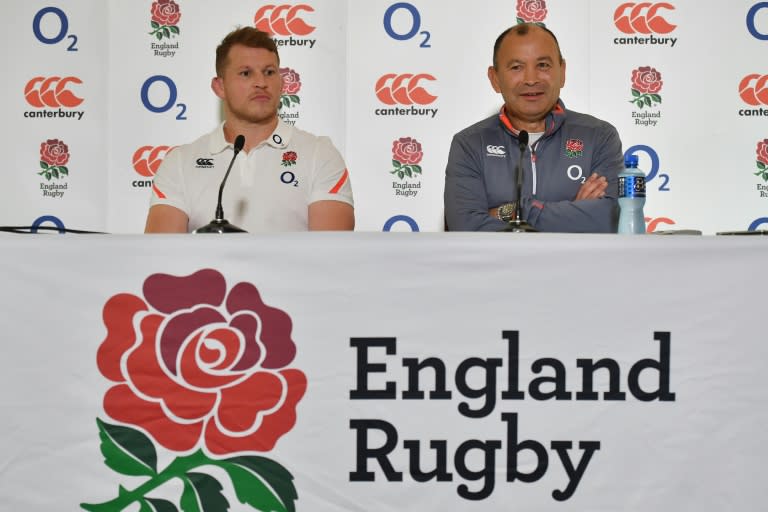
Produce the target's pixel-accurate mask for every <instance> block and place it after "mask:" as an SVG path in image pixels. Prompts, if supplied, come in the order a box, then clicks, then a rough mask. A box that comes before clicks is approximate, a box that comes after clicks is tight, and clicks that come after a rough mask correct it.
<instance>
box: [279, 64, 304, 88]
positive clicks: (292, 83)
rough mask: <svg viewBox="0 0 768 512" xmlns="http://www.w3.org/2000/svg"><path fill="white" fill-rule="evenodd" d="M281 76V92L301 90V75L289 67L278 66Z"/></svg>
mask: <svg viewBox="0 0 768 512" xmlns="http://www.w3.org/2000/svg"><path fill="white" fill-rule="evenodd" d="M280 76H282V77H283V94H297V93H298V92H299V91H300V90H301V76H299V74H298V73H297V72H296V71H295V70H293V69H291V68H280Z"/></svg>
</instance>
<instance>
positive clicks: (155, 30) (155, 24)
mask: <svg viewBox="0 0 768 512" xmlns="http://www.w3.org/2000/svg"><path fill="white" fill-rule="evenodd" d="M151 13H152V21H150V25H151V26H152V32H150V33H149V34H150V35H151V36H154V37H156V38H157V40H158V41H161V40H162V39H163V38H164V37H165V38H168V39H170V38H171V37H173V36H177V35H179V33H180V30H179V27H178V25H179V21H180V20H181V10H179V4H177V3H176V2H174V1H173V0H156V1H154V2H152V9H151Z"/></svg>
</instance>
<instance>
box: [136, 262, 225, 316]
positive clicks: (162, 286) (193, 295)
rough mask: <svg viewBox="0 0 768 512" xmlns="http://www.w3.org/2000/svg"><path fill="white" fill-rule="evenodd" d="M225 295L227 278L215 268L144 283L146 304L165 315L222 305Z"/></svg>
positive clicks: (161, 276) (155, 276)
mask: <svg viewBox="0 0 768 512" xmlns="http://www.w3.org/2000/svg"><path fill="white" fill-rule="evenodd" d="M226 292H227V283H226V282H225V280H224V276H222V275H221V274H220V273H218V272H217V271H215V270H212V269H204V270H199V271H197V272H195V273H194V274H192V275H189V276H183V277H178V276H172V275H168V274H153V275H151V276H149V277H148V278H147V279H146V281H144V297H145V298H146V299H147V302H149V304H150V305H151V306H152V307H153V308H155V309H156V310H158V311H160V312H161V313H166V314H167V313H173V312H176V311H179V310H184V309H189V308H191V307H193V306H197V305H201V304H210V305H211V306H219V305H221V303H222V302H224V297H225V295H226Z"/></svg>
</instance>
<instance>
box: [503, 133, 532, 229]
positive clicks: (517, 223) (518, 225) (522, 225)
mask: <svg viewBox="0 0 768 512" xmlns="http://www.w3.org/2000/svg"><path fill="white" fill-rule="evenodd" d="M517 140H518V147H519V148H520V160H519V161H518V163H517V180H516V181H517V211H515V218H514V220H511V221H509V226H507V227H505V228H504V229H503V230H502V231H504V232H508V233H537V232H538V229H536V228H534V227H533V226H531V225H530V224H528V223H527V222H526V221H525V220H523V155H524V154H525V148H527V147H528V132H527V131H525V130H520V134H519V135H518V137H517Z"/></svg>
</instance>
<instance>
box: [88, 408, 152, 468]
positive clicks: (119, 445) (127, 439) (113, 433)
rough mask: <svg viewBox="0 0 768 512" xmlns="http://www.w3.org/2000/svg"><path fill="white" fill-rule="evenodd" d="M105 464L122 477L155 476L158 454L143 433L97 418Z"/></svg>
mask: <svg viewBox="0 0 768 512" xmlns="http://www.w3.org/2000/svg"><path fill="white" fill-rule="evenodd" d="M96 424H97V425H98V426H99V438H100V439H101V446H100V448H101V453H102V455H104V464H106V465H107V466H108V467H109V468H111V469H112V470H114V471H117V472H118V473H120V474H121V475H128V476H155V475H156V474H157V452H156V451H155V445H154V444H152V441H151V440H150V439H149V438H148V437H147V436H146V435H144V434H143V433H141V432H139V431H138V430H134V429H132V428H129V427H122V426H119V425H110V424H108V423H104V422H103V421H101V420H100V419H98V418H96Z"/></svg>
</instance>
